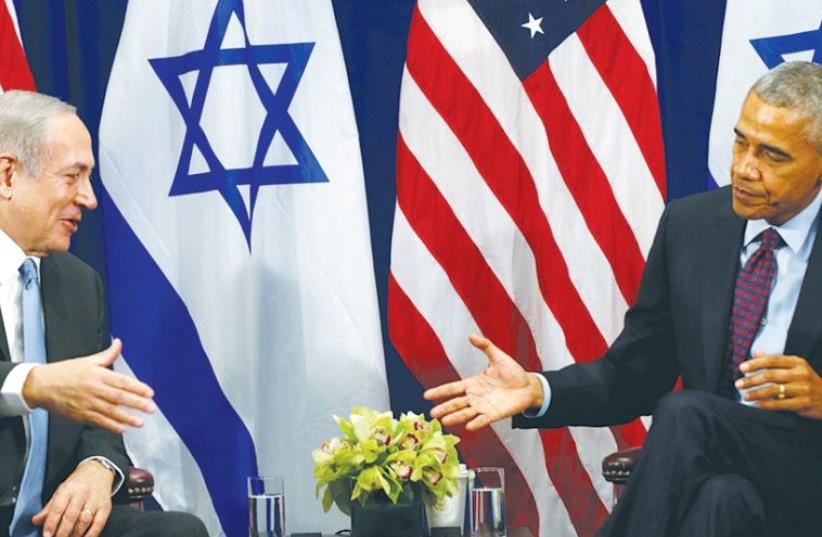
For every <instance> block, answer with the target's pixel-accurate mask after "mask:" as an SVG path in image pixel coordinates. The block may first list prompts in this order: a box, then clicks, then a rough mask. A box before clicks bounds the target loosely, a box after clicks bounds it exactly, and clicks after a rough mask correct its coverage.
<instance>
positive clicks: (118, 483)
mask: <svg viewBox="0 0 822 537" xmlns="http://www.w3.org/2000/svg"><path fill="white" fill-rule="evenodd" d="M86 461H97V462H99V463H100V464H102V465H103V466H105V467H106V468H108V469H109V470H111V471H112V472H113V473H114V483H112V485H111V495H112V496H114V495H115V494H117V491H119V490H120V487H122V486H123V483H124V482H125V480H126V479H125V477H123V471H122V470H120V468H118V467H117V465H116V464H114V463H113V462H111V461H110V460H109V459H108V458H107V457H103V456H102V455H93V456H91V457H86V458H85V459H83V460H81V461H80V464H83V463H84V462H86ZM80 464H78V465H77V466H80Z"/></svg>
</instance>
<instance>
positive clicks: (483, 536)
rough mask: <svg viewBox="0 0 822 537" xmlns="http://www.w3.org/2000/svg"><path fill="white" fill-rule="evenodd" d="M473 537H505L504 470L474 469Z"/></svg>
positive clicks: (472, 499)
mask: <svg viewBox="0 0 822 537" xmlns="http://www.w3.org/2000/svg"><path fill="white" fill-rule="evenodd" d="M471 535H474V536H475V537H505V471H504V470H503V469H502V468H474V486H473V488H472V489H471Z"/></svg>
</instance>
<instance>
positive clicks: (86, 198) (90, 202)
mask: <svg viewBox="0 0 822 537" xmlns="http://www.w3.org/2000/svg"><path fill="white" fill-rule="evenodd" d="M77 204H78V205H80V206H81V207H83V208H84V209H87V210H89V211H91V210H94V209H95V208H96V207H97V196H95V195H94V187H92V186H91V177H86V178H84V179H82V180H81V181H80V186H79V188H78V190H77Z"/></svg>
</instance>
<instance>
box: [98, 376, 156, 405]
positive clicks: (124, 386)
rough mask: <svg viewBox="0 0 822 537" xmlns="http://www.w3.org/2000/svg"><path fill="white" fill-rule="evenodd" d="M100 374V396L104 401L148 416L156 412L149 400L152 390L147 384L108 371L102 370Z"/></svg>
mask: <svg viewBox="0 0 822 537" xmlns="http://www.w3.org/2000/svg"><path fill="white" fill-rule="evenodd" d="M101 373H102V378H101V381H102V382H103V386H102V389H101V391H100V395H101V396H102V397H104V398H105V399H106V400H108V401H109V402H111V403H113V404H115V405H121V406H127V407H130V408H133V409H135V410H141V411H143V412H146V413H148V414H151V413H154V412H156V411H157V406H156V405H155V404H154V402H153V401H152V400H151V398H152V397H153V396H154V390H152V389H151V388H150V387H149V386H148V385H147V384H144V383H142V382H140V381H139V380H137V379H133V378H131V377H129V376H126V375H123V374H120V373H115V372H114V371H110V370H108V369H104V370H103V371H102V372H101Z"/></svg>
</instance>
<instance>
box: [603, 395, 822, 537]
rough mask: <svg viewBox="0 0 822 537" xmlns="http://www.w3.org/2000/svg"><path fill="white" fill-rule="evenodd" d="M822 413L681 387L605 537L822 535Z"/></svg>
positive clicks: (660, 414)
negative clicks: (819, 416) (812, 415)
mask: <svg viewBox="0 0 822 537" xmlns="http://www.w3.org/2000/svg"><path fill="white" fill-rule="evenodd" d="M820 511H822V422H818V421H816V420H808V419H805V418H801V417H799V416H797V415H795V414H792V413H784V412H772V411H766V410H759V409H756V408H752V407H747V406H744V405H742V404H740V403H738V402H736V401H733V400H730V399H725V398H722V397H718V396H715V395H711V394H707V393H703V392H696V391H688V390H686V391H681V392H677V393H672V394H669V395H667V396H666V397H665V398H663V399H662V400H661V401H660V402H659V404H658V405H657V407H656V409H655V411H654V418H653V424H652V426H651V429H650V431H649V433H648V438H647V440H646V442H645V447H644V448H643V450H642V457H641V459H640V461H639V463H638V464H637V466H636V468H635V469H634V472H633V475H632V476H631V480H630V481H629V483H628V486H627V487H626V489H625V492H624V494H623V496H622V497H621V498H620V501H619V503H618V504H617V506H616V508H615V509H614V512H613V513H612V515H611V517H610V518H609V519H608V520H607V522H606V523H605V525H604V526H603V527H602V529H601V530H600V532H599V533H598V535H599V537H646V536H647V537H689V536H694V537H697V536H698V537H732V536H733V537H736V536H740V537H741V536H745V537H765V536H767V537H782V536H787V535H790V536H792V537H800V536H805V535H808V536H811V535H813V536H818V535H820V528H821V527H822V522H820V521H819V518H820V514H819V513H820Z"/></svg>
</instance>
